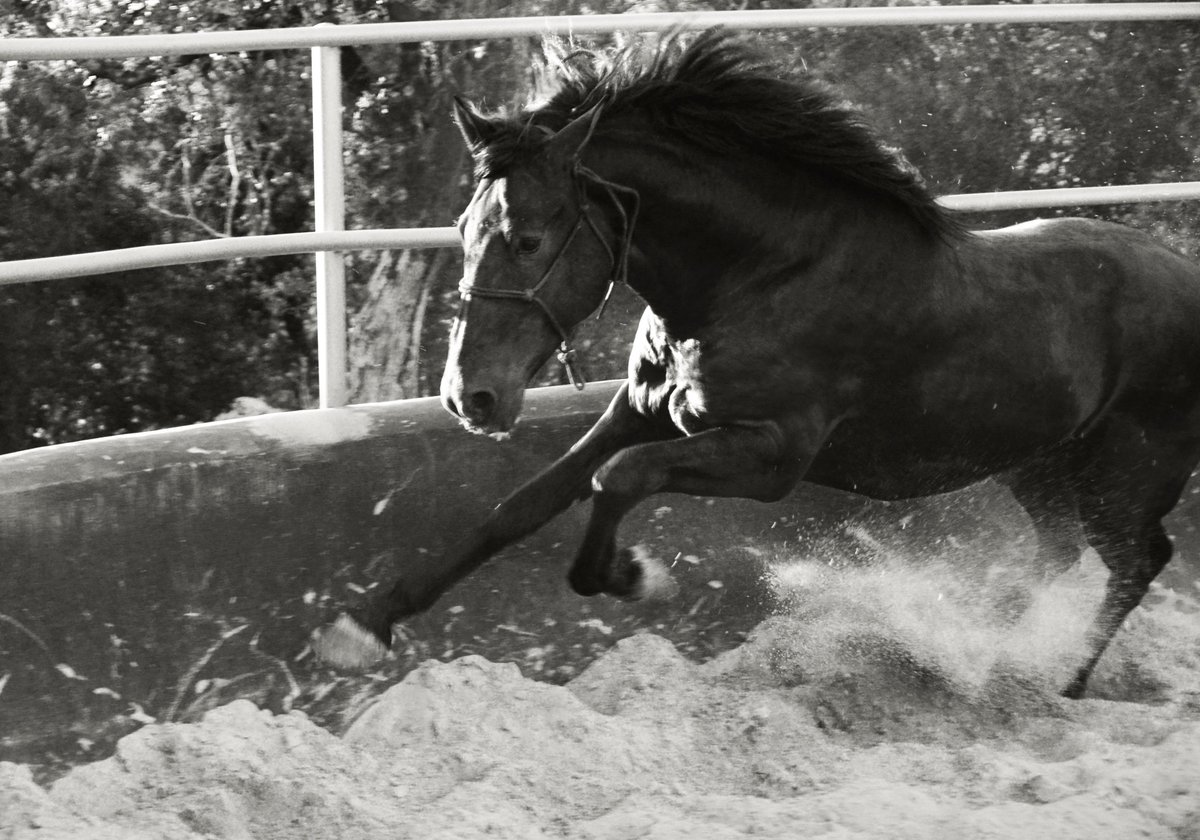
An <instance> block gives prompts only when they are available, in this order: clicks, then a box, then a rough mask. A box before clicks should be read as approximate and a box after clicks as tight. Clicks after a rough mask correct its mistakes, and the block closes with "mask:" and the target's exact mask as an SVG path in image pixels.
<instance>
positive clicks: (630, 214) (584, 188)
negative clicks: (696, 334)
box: [458, 105, 640, 391]
mask: <svg viewBox="0 0 1200 840" xmlns="http://www.w3.org/2000/svg"><path fill="white" fill-rule="evenodd" d="M602 108H603V106H602V105H598V106H596V107H595V108H594V109H593V114H592V120H591V124H590V125H589V126H588V132H587V135H586V136H585V137H584V138H583V142H582V143H580V144H579V147H578V148H577V149H576V150H575V154H574V157H573V159H572V163H571V179H572V181H573V182H574V184H575V195H576V200H577V202H578V204H579V214H578V215H577V216H576V217H575V224H574V225H573V226H572V227H571V232H570V233H568V234H567V238H566V239H564V240H563V243H562V245H561V246H559V249H558V253H557V254H555V255H554V259H552V260H551V261H550V265H548V266H547V267H546V270H545V272H543V274H542V277H541V279H540V280H538V282H537V283H535V284H534V285H532V286H530V287H529V288H527V289H491V288H482V287H479V286H475V285H472V284H469V283H467V282H465V281H464V282H462V283H459V285H458V293H459V296H460V297H461V300H462V307H464V308H465V307H466V304H467V302H468V301H469V300H470V299H471V298H483V299H488V298H491V299H494V300H517V301H524V302H525V303H531V304H533V305H534V306H536V307H538V308H539V309H541V310H542V314H543V315H545V316H546V320H547V321H548V322H549V324H550V326H552V327H553V328H554V331H555V332H556V333H558V336H559V338H560V339H562V341H561V342H560V343H559V345H558V351H557V353H556V354H555V355H556V358H557V359H558V361H559V364H561V365H562V366H563V368H564V369H565V370H566V372H567V379H568V380H570V382H571V384H572V385H574V386H575V388H576V390H580V391H581V390H583V387H584V386H585V385H586V384H587V382H586V381H585V380H584V378H583V375H582V374H581V373H580V372H579V368H578V367H577V365H576V361H575V357H576V350H575V348H574V347H572V346H571V334H570V332H568V330H567V329H565V328H564V327H563V325H562V322H561V321H559V319H558V318H557V317H556V316H555V314H554V312H553V310H551V309H550V306H549V305H548V304H547V303H546V301H545V300H544V299H543V298H541V297H539V293H540V292H541V291H542V289H543V288H545V286H546V284H547V283H549V282H550V278H551V276H552V275H553V274H554V269H555V268H557V267H558V264H559V262H561V261H562V259H563V257H564V255H565V254H566V253H567V249H568V248H570V247H571V243H572V242H574V241H575V237H577V236H578V235H579V231H580V230H582V229H583V226H584V224H585V223H586V224H587V226H588V228H590V229H591V231H592V233H593V234H595V236H596V240H597V241H598V242H599V243H600V244H601V245H603V246H604V251H605V253H607V254H608V261H609V264H610V265H611V266H612V272H611V274H610V276H609V281H608V289H607V291H605V293H604V300H602V301H601V302H600V307H599V309H598V310H597V311H596V318H597V319H599V318H600V316H602V315H603V314H604V308H605V306H607V304H608V299H609V297H610V296H611V295H612V290H613V286H615V285H616V284H617V282H618V281H621V282H625V281H626V280H627V279H628V276H629V250H630V247H631V245H632V242H633V226H634V224H635V223H636V222H637V214H638V204H639V198H640V197H639V196H638V192H637V190H635V189H633V188H632V187H625V186H622V185H620V184H614V183H613V182H612V181H609V180H607V179H605V178H603V177H601V176H600V175H599V174H597V173H596V172H595V171H594V170H592V169H590V168H588V167H586V166H584V165H583V161H582V159H581V157H582V155H583V149H584V147H585V146H587V144H588V141H589V140H591V139H592V134H593V132H595V130H596V122H597V121H598V120H599V118H600V112H601V110H602ZM589 184H591V185H594V186H597V187H600V188H602V189H603V190H604V193H605V195H607V196H608V199H609V201H610V202H612V205H613V206H614V207H615V208H616V209H617V214H618V216H619V217H620V219H621V237H620V246H619V247H620V250H619V251H618V252H614V251H613V248H612V245H610V244H609V243H608V241H607V240H606V239H605V238H604V236H603V234H602V233H601V232H600V228H599V227H598V226H597V225H596V220H595V219H594V218H592V214H591V212H590V210H591V202H590V201H589V199H588V185H589ZM622 196H624V197H626V198H629V199H632V201H631V205H632V209H631V210H626V209H625V203H624V202H623V201H622V200H621V198H622ZM460 313H461V310H460Z"/></svg>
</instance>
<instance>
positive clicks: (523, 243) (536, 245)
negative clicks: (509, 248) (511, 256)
mask: <svg viewBox="0 0 1200 840" xmlns="http://www.w3.org/2000/svg"><path fill="white" fill-rule="evenodd" d="M541 247H542V237H540V236H518V237H517V241H516V242H514V243H513V250H514V251H516V252H517V254H518V255H519V256H522V257H527V256H529V255H530V254H536V253H537V252H538V250H539V249H540V248H541Z"/></svg>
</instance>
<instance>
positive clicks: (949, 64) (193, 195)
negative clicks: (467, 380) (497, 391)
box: [0, 0, 1200, 451]
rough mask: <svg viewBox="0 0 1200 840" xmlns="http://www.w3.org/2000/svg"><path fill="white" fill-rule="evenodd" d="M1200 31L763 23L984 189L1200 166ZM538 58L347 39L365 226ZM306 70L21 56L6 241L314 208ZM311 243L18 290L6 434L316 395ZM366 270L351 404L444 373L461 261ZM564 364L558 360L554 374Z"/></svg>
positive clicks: (16, 18) (439, 174)
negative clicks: (458, 104) (458, 108)
mask: <svg viewBox="0 0 1200 840" xmlns="http://www.w3.org/2000/svg"><path fill="white" fill-rule="evenodd" d="M823 2H824V0H814V2H813V3H812V4H813V5H822V4H823ZM777 5H784V4H777V3H771V2H765V0H759V1H758V2H744V3H737V2H732V0H722V1H721V2H708V3H705V2H697V1H696V0H673V2H657V3H632V2H628V0H592V2H584V1H583V0H485V2H468V0H452V2H441V3H432V2H428V0H386V2H385V0H325V2H322V3H316V4H313V3H301V2H299V1H298V0H256V1H255V2H251V0H229V1H228V2H220V3H203V4H202V3H192V2H178V3H167V2H162V1H161V0H105V2H90V3H80V2H77V0H25V2H21V3H18V4H15V5H14V6H12V7H10V8H8V9H7V10H6V11H5V12H4V13H2V14H0V34H3V35H8V36H31V35H40V36H49V35H92V34H137V33H149V32H184V31H197V30H215V29H249V28H276V27H289V26H307V25H312V24H315V23H318V22H336V23H342V24H345V23H357V22H378V21H398V20H419V19H429V18H435V17H494V16H506V15H532V14H579V13H597V12H620V11H626V10H628V9H632V8H636V9H637V10H639V11H647V10H658V11H672V10H688V9H700V8H712V9H722V8H771V7H774V6H777ZM787 5H796V4H787ZM1198 34H1200V30H1198V29H1197V26H1196V25H1194V24H1180V23H1162V24H1153V23H1137V24H1091V25H1080V24H1072V25H1061V26H1053V27H1034V26H1015V25H1010V26H993V25H989V26H954V27H892V28H882V29H877V28H854V29H845V30H811V31H810V30H794V31H793V30H789V31H773V32H763V33H755V34H753V35H750V36H748V37H752V38H754V39H755V40H757V41H758V42H760V43H761V44H763V45H764V46H765V47H766V48H768V49H770V50H772V51H773V52H774V54H775V55H776V56H777V57H778V58H779V60H781V61H783V62H784V63H785V64H788V65H790V66H791V69H792V70H794V71H795V72H811V73H815V74H818V75H819V76H821V77H823V78H826V79H828V80H830V81H831V82H833V83H834V84H836V85H838V86H840V87H841V88H842V89H844V90H845V91H846V93H847V95H848V97H849V98H851V99H852V100H855V101H857V102H860V103H861V104H863V106H864V108H865V110H866V111H867V112H868V113H869V114H870V116H871V118H872V120H873V121H874V122H876V123H877V124H878V125H879V126H880V127H881V128H882V130H883V131H884V133H885V135H886V136H888V137H889V138H890V139H891V140H892V141H893V142H895V143H896V144H897V145H899V146H900V147H902V148H903V149H904V150H905V151H906V153H907V154H908V155H909V157H910V158H911V159H912V160H913V162H914V163H916V164H917V166H918V167H919V168H920V169H921V170H922V171H923V172H924V173H925V175H926V177H927V179H928V180H929V182H930V183H931V185H932V186H933V187H934V188H935V189H936V190H937V191H939V192H975V191H986V190H995V189H1023V188H1032V187H1053V186H1073V185H1098V184H1119V183H1135V182H1139V181H1156V180H1163V181H1172V180H1184V179H1193V178H1197V177H1200V175H1198V171H1197V170H1198V166H1197V152H1198V149H1197V141H1196V140H1195V139H1194V138H1196V137H1197V136H1200V132H1197V130H1196V129H1197V128H1198V126H1197V122H1198V121H1200V111H1198V110H1197V107H1196V96H1195V92H1196V89H1197V87H1198V85H1200V75H1198V74H1200V62H1197V60H1196V59H1197V56H1196V52H1197V50H1198V49H1200V47H1198V44H1200V40H1198V37H1197V36H1198ZM619 37H620V36H614V38H619ZM581 40H584V41H594V40H601V41H603V40H605V39H581ZM538 53H539V47H538V44H537V42H536V40H534V39H504V40H496V41H487V42H483V41H473V42H463V43H418V44H404V45H390V46H371V47H361V48H349V49H346V50H344V51H343V75H344V78H345V83H346V90H345V101H346V103H347V108H346V115H345V128H346V160H347V163H348V178H349V184H348V196H349V199H348V216H349V218H348V224H349V225H350V226H352V227H407V226H429V225H445V224H448V223H449V221H450V219H452V218H453V217H454V216H455V215H456V214H457V213H458V211H459V210H461V207H462V206H463V205H464V204H465V202H466V201H467V199H468V198H469V192H470V187H471V185H470V183H469V176H468V171H467V170H468V167H467V165H466V164H467V161H466V158H465V155H464V153H463V151H462V148H461V143H460V142H459V140H458V138H457V134H456V131H455V129H454V128H453V126H452V125H451V123H450V121H449V116H448V115H449V110H450V102H451V98H452V96H453V95H454V94H456V93H465V94H466V95H468V96H469V97H471V98H472V99H474V100H476V101H479V102H482V104H483V105H485V106H487V107H494V106H498V105H501V104H504V103H506V102H509V101H511V100H512V99H514V98H519V97H520V96H522V95H523V92H524V91H525V90H527V89H528V86H529V82H530V75H531V73H530V69H531V66H532V64H533V63H534V62H535V61H536V60H537V58H538ZM308 72H309V71H308V56H307V53H306V52H305V51H278V52H245V53H239V54H230V55H186V56H177V57H165V58H164V57H159V58H135V59H127V60H80V61H73V62H28V63H21V64H8V65H7V66H6V67H5V68H4V70H3V74H2V75H0V178H2V179H3V183H4V187H5V197H6V199H7V200H6V202H5V203H4V205H3V206H0V234H2V235H0V256H3V258H5V259H10V260H11V259H20V258H24V257H33V256H45V255H50V254H59V253H76V252H86V251H91V250H98V249H109V248H120V247H128V246H134V245H144V244H150V243H155V242H170V241H182V240H188V239H195V238H209V237H214V236H239V235H249V234H259V233H286V232H292V231H300V230H305V229H308V228H309V226H310V225H311V209H310V208H311V201H312V179H311V168H312V164H311V149H310V145H309V144H310V134H309V110H310V106H309V96H310V94H309V91H308ZM1048 212H1054V213H1057V212H1068V211H1067V210H1064V211H1048ZM1074 212H1078V211H1074ZM1083 212H1085V213H1088V214H1101V215H1108V216H1110V217H1114V218H1118V219H1123V220H1126V221H1129V222H1131V223H1133V224H1140V225H1144V226H1147V227H1150V228H1152V229H1154V230H1155V231H1156V232H1158V233H1160V234H1161V235H1163V236H1164V237H1165V238H1166V239H1167V240H1168V241H1170V242H1171V243H1172V244H1174V245H1175V246H1176V247H1180V248H1182V249H1184V250H1194V248H1195V246H1194V244H1193V243H1195V242H1196V240H1197V236H1196V223H1197V214H1196V212H1195V210H1194V209H1193V208H1191V207H1190V206H1188V205H1176V206H1171V205H1160V206H1145V207H1134V208H1130V207H1117V208H1089V209H1085V210H1084V211H1083ZM1027 215H1028V214H1013V213H1007V214H994V215H993V216H991V217H988V218H980V219H979V221H980V223H985V222H986V223H988V224H992V223H1001V222H1008V221H1015V220H1018V219H1019V218H1023V217H1026V216H1027ZM310 265H311V260H310V259H309V258H308V257H306V256H303V255H300V256H295V257H279V258H273V259H266V260H258V261H239V262H231V263H229V264H204V265H200V266H193V267H185V268H173V269H156V270H147V271H142V272H137V273H136V274H134V275H130V276H105V277H94V278H86V279H83V280H78V281H70V282H56V283H46V284H38V285H28V286H8V287H4V288H3V289H2V290H0V383H2V384H0V451H11V450H15V449H21V448H25V447H28V446H32V445H37V444H39V443H50V442H58V441H66V440H74V439H79V438H85V437H92V436H96V435H106V434H114V433H119V432H124V431H136V430H140V429H149V428H155V427H161V426H168V425H176V424H181V423H189V422H195V421H199V420H206V419H211V418H212V417H214V416H216V415H217V414H218V413H220V412H221V411H222V410H224V409H225V408H226V407H227V406H228V405H229V403H230V402H231V401H232V400H233V399H234V398H236V397H238V396H241V395H254V396H259V397H263V398H265V399H266V400H267V401H268V402H270V403H272V404H274V405H278V406H280V407H283V408H296V407H306V406H311V405H312V404H313V394H314V392H315V375H314V367H315V355H314V350H315V348H314V343H315V329H314V325H313V312H312V292H311V268H310ZM348 266H349V278H350V284H351V288H350V302H351V310H352V313H351V351H352V367H353V370H352V371H351V382H352V387H353V389H354V394H355V398H356V399H361V400H368V399H386V398H394V397H403V396H416V395H421V394H428V393H431V392H433V391H434V390H436V387H437V382H438V378H439V376H440V367H441V359H442V358H443V357H444V335H445V332H446V322H447V321H448V319H449V318H450V317H451V316H452V314H453V308H454V303H455V291H454V290H455V286H456V280H457V275H458V272H459V271H460V266H459V261H458V257H457V255H455V254H452V253H449V252H445V251H441V252H432V251H422V252H411V253H405V254H385V253H377V252H361V253H355V254H352V255H349V257H348ZM639 308H640V304H639V303H638V302H637V301H636V300H635V299H633V298H632V297H631V296H621V297H618V298H617V299H616V300H614V302H613V303H612V304H611V305H610V309H609V314H608V315H607V316H606V320H605V322H604V323H603V324H599V325H597V324H589V325H588V326H586V327H585V328H584V330H585V331H584V335H583V337H582V339H581V341H580V343H581V345H583V346H584V347H585V350H586V358H585V364H586V365H587V366H588V370H587V375H588V376H589V377H591V378H600V377H608V376H619V375H622V374H623V370H624V352H625V347H626V345H627V341H628V334H629V332H630V330H631V329H632V324H633V322H634V321H635V319H636V317H637V313H638V310H639ZM559 377H560V373H559V371H558V370H557V368H555V367H551V368H548V370H547V371H546V372H545V374H544V376H543V377H542V379H541V380H540V381H543V382H546V381H556V380H558V379H559Z"/></svg>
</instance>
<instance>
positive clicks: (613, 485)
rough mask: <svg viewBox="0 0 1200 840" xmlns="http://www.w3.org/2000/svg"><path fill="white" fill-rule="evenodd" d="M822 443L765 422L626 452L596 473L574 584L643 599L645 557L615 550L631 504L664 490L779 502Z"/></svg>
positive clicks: (572, 578)
mask: <svg viewBox="0 0 1200 840" xmlns="http://www.w3.org/2000/svg"><path fill="white" fill-rule="evenodd" d="M818 444H819V436H818V435H816V434H812V435H805V436H796V435H793V436H791V437H788V436H786V435H785V434H784V432H783V431H782V430H781V429H780V428H779V427H778V426H776V425H774V424H768V423H763V424H757V425H753V426H727V427H720V428H716V429H711V430H708V431H704V432H701V433H699V434H696V435H693V436H691V437H686V438H678V439H675V440H670V441H663V442H658V443H645V444H641V445H638V446H632V447H629V448H628V449H624V450H622V451H621V452H619V453H617V454H616V455H614V456H613V457H612V458H611V459H609V461H608V462H607V463H606V464H604V466H603V467H601V468H600V469H599V470H597V472H596V474H595V476H594V477H593V478H592V490H593V498H592V517H591V521H590V522H589V523H588V529H587V534H586V536H585V537H584V541H583V545H582V546H581V547H580V549H579V555H578V556H577V558H576V560H575V565H574V567H573V568H572V569H571V574H570V582H571V586H572V587H573V588H574V589H575V591H576V592H578V593H579V594H581V595H595V594H597V593H600V592H605V593H608V594H610V595H616V596H618V597H622V598H638V597H641V595H643V594H645V593H644V591H643V585H644V577H643V570H642V566H641V563H640V562H639V561H638V560H637V559H636V558H635V557H634V555H633V554H632V553H631V552H630V551H629V550H627V549H625V550H622V551H620V552H618V551H617V549H616V535H617V527H618V526H619V525H620V522H621V519H622V518H623V517H624V516H625V514H626V513H628V512H629V510H630V509H631V508H632V507H633V506H634V505H636V504H637V503H638V502H640V501H641V500H642V499H644V498H646V497H647V496H650V495H652V494H654V493H664V492H665V493H687V494H690V495H693V496H737V497H742V498H749V499H757V500H759V501H775V500H778V499H780V498H782V497H783V496H785V495H786V494H787V493H788V492H789V491H790V490H791V489H792V488H793V487H795V485H796V482H797V481H799V480H800V478H801V476H802V475H803V474H804V472H805V471H806V470H807V469H808V465H809V463H810V462H811V460H812V458H813V455H814V453H815V452H816V450H817V445H818Z"/></svg>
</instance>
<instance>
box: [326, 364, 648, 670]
mask: <svg viewBox="0 0 1200 840" xmlns="http://www.w3.org/2000/svg"><path fill="white" fill-rule="evenodd" d="M667 434H670V431H669V430H668V429H666V428H664V427H663V426H662V425H661V424H656V423H654V422H653V421H650V420H647V419H646V418H644V417H642V416H641V415H640V414H638V413H637V412H635V411H634V410H633V408H632V407H631V406H630V403H629V395H628V386H624V385H623V386H622V387H621V388H620V390H619V391H618V392H617V395H616V396H615V397H614V398H613V401H612V403H611V404H610V405H609V407H608V410H607V411H606V412H605V413H604V415H603V416H602V417H601V418H600V420H599V421H597V422H596V425H594V426H593V427H592V428H591V429H590V430H589V431H588V433H587V434H586V435H584V436H583V437H582V438H581V439H580V440H579V442H578V443H576V444H575V445H574V446H573V447H571V449H570V451H569V452H567V454H566V455H564V456H563V457H562V458H559V459H558V460H557V461H555V462H554V463H553V464H552V465H551V466H550V467H548V468H547V469H546V470H545V471H543V472H542V473H540V474H539V475H537V476H536V477H535V478H533V479H532V480H531V481H529V483H527V484H525V485H524V486H523V487H521V488H520V489H518V490H517V491H516V492H514V493H513V494H512V495H511V496H509V497H508V498H506V499H505V500H504V501H503V502H501V503H500V504H499V505H498V506H497V507H496V508H495V509H493V510H492V512H491V513H490V514H489V515H488V517H487V519H485V520H484V521H483V523H482V524H481V525H480V526H479V527H477V528H475V529H474V530H472V531H471V532H470V533H469V534H468V535H467V536H466V538H465V539H463V540H462V541H461V542H460V543H459V544H458V545H457V546H455V548H454V549H453V550H452V551H450V552H448V553H447V554H446V556H445V557H444V558H443V559H442V562H441V563H438V564H436V565H434V564H429V563H424V564H422V565H421V566H419V567H415V568H412V569H409V570H406V571H405V572H404V574H403V575H402V576H401V578H400V579H399V580H398V581H397V582H396V583H395V584H394V585H393V586H392V588H391V590H390V591H389V592H388V594H387V595H385V596H382V597H379V598H377V599H376V600H374V601H371V602H370V603H368V604H366V605H365V606H364V607H362V608H361V609H359V610H357V611H355V612H353V613H352V614H351V615H342V616H341V617H340V618H339V619H338V620H337V621H336V622H335V623H334V624H331V625H327V626H325V627H322V628H320V629H319V630H317V631H315V632H314V634H313V638H312V647H313V650H314V651H315V652H316V654H317V656H318V658H320V659H321V660H323V661H325V662H328V663H329V664H331V665H335V666H338V667H345V668H361V667H366V666H367V665H370V664H371V663H372V662H374V661H376V660H377V659H379V658H380V657H381V656H382V655H383V654H384V653H385V652H386V651H387V648H388V647H389V646H390V645H391V643H392V625H393V624H394V623H395V622H397V621H399V620H400V619H403V618H406V617H407V616H411V615H415V614H417V613H420V612H424V611H425V610H427V609H429V607H430V606H432V605H433V603H434V602H435V601H437V599H438V598H439V597H441V595H442V593H444V592H445V591H446V590H447V589H449V588H450V587H451V586H453V585H454V584H455V583H457V582H458V581H459V580H461V579H462V578H463V577H465V576H466V575H467V574H469V573H470V572H472V571H473V570H475V569H477V568H478V567H479V566H480V565H481V564H483V563H484V561H486V560H487V559H488V558H490V557H491V556H492V555H494V554H495V553H496V552H498V551H500V550H501V549H502V548H504V547H505V546H507V545H509V544H511V543H513V542H515V541H517V540H519V539H521V538H522V537H524V536H526V535H528V534H530V533H532V532H533V531H536V530H537V529H538V528H540V527H541V526H542V525H544V524H546V523H547V522H548V521H550V520H551V519H552V518H554V517H555V516H557V515H558V514H560V513H562V512H563V511H564V510H566V509H567V508H568V507H570V506H571V505H572V504H574V503H575V502H576V501H578V500H580V499H583V498H586V497H587V496H588V495H589V494H590V493H591V487H592V485H591V478H592V474H593V473H594V472H595V471H596V469H597V467H599V466H600V465H601V464H603V463H604V462H605V461H606V460H607V459H608V458H609V457H610V456H612V454H613V453H614V452H618V451H620V450H621V449H623V448H625V447H627V446H630V445H632V444H636V443H640V442H642V441H647V440H655V439H660V438H662V437H663V436H664V435H667Z"/></svg>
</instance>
